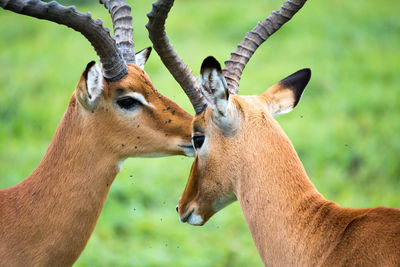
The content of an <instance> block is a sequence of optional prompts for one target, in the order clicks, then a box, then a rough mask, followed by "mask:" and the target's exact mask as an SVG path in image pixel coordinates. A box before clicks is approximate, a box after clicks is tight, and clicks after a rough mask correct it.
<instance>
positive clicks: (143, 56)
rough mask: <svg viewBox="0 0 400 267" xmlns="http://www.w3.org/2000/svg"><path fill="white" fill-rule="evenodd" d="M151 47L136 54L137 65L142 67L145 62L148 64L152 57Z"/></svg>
mask: <svg viewBox="0 0 400 267" xmlns="http://www.w3.org/2000/svg"><path fill="white" fill-rule="evenodd" d="M150 53H151V47H147V48H145V49H143V50H141V51H139V52H137V53H136V54H135V59H136V65H138V66H139V67H140V68H142V69H143V68H144V64H146V62H147V59H148V58H149V57H150Z"/></svg>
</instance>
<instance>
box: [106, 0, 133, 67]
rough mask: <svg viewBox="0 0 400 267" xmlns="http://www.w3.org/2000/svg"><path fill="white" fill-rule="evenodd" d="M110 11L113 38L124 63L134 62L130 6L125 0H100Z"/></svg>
mask: <svg viewBox="0 0 400 267" xmlns="http://www.w3.org/2000/svg"><path fill="white" fill-rule="evenodd" d="M100 3H101V4H103V5H104V6H105V7H106V8H107V9H108V12H110V15H111V19H112V23H113V28H114V39H115V41H116V42H117V47H118V49H119V50H120V51H121V53H122V56H123V57H124V59H125V62H126V63H136V59H135V42H134V40H133V27H132V15H131V7H130V6H129V5H128V4H127V3H126V1H125V0H100Z"/></svg>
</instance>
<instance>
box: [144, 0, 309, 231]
mask: <svg viewBox="0 0 400 267" xmlns="http://www.w3.org/2000/svg"><path fill="white" fill-rule="evenodd" d="M304 3H305V0H297V1H295V0H289V1H286V2H285V3H284V4H283V6H282V8H281V9H280V10H279V11H277V12H272V14H271V16H269V17H268V18H267V19H266V20H264V21H263V22H260V23H258V25H257V26H256V27H255V28H254V29H253V30H252V31H251V32H249V33H247V34H246V36H245V38H244V40H243V41H242V42H241V43H239V44H238V47H237V50H236V51H235V52H233V53H232V54H231V58H230V59H229V60H228V61H226V62H225V66H226V67H225V69H223V70H222V69H221V66H220V64H219V63H218V62H217V61H216V60H215V59H214V58H213V57H208V58H206V59H205V60H204V61H203V64H202V66H201V74H200V79H199V81H197V80H196V79H194V78H192V77H191V72H190V71H187V66H186V65H184V64H183V63H182V62H181V60H180V58H178V57H177V56H176V53H175V52H174V51H173V50H172V47H171V50H170V51H169V54H171V55H175V56H176V57H175V59H176V60H175V62H173V63H171V62H168V61H167V60H168V59H170V58H172V57H171V56H168V54H167V53H166V52H165V50H161V49H158V45H159V46H160V47H165V46H166V44H165V43H162V42H161V41H159V40H166V42H168V38H167V37H166V34H165V32H164V31H161V30H159V29H164V28H163V27H160V25H162V26H163V24H164V23H165V18H166V16H167V15H166V14H168V12H169V10H170V8H171V7H172V4H173V0H165V1H163V0H159V1H157V3H155V4H153V10H152V12H151V13H149V15H148V16H149V19H150V20H149V23H148V25H147V27H148V29H149V32H150V38H151V40H152V41H153V44H154V48H155V50H156V51H157V52H158V53H159V54H160V57H161V58H163V57H164V58H165V61H163V62H164V64H165V65H166V66H167V68H168V69H169V70H170V72H171V73H172V74H173V76H174V77H176V79H177V80H178V79H181V80H190V81H193V82H192V84H191V85H190V86H186V88H185V87H184V86H182V83H181V86H182V88H183V89H184V90H185V92H187V95H188V96H189V98H190V99H191V102H192V104H193V106H194V108H195V110H196V115H195V117H194V119H193V123H192V143H193V146H194V148H195V150H196V155H195V160H194V163H193V165H192V169H191V172H190V177H189V180H188V182H187V185H186V188H185V190H184V192H183V194H182V196H181V197H180V199H179V203H178V206H177V208H176V209H177V212H178V213H179V216H180V218H181V221H182V222H188V223H189V224H192V225H203V224H204V223H205V222H207V220H208V219H209V218H210V217H211V216H212V215H213V214H215V213H216V212H217V211H219V210H221V209H222V208H223V207H225V206H227V205H229V204H230V203H231V202H233V201H235V200H236V199H237V195H236V191H235V187H237V186H240V185H237V183H236V182H237V180H238V179H237V178H238V177H239V176H242V175H245V174H244V173H243V172H242V168H241V167H240V166H243V165H244V164H246V161H249V160H254V159H255V157H256V153H255V152H254V151H257V144H258V142H260V141H261V140H264V139H261V137H262V136H270V135H271V134H272V135H273V134H274V133H277V132H278V133H279V132H280V131H281V130H280V127H279V125H278V124H277V123H276V121H275V120H274V119H273V118H272V116H275V115H278V114H284V113H287V112H289V111H291V110H292V109H293V108H294V107H295V106H296V105H297V103H298V101H299V99H300V97H301V95H302V92H303V90H304V88H305V86H306V85H307V83H308V81H309V79H310V76H311V72H310V70H309V69H303V70H300V71H298V72H296V73H294V74H292V75H290V76H288V77H287V78H285V79H283V80H282V81H280V82H278V83H277V84H275V85H273V86H272V87H270V88H269V89H268V90H267V91H266V92H264V93H263V94H262V95H260V96H238V95H237V92H238V86H239V80H240V77H241V74H242V71H243V69H244V67H245V65H246V64H247V62H248V61H249V59H250V57H251V56H252V55H253V54H254V52H255V50H256V49H257V48H258V46H260V45H261V44H262V43H263V42H264V41H265V40H266V39H267V38H268V37H269V36H270V35H272V34H273V33H274V32H275V31H276V30H278V29H279V28H280V27H281V26H282V25H283V24H284V23H286V22H287V21H288V20H289V19H290V18H292V17H293V15H294V14H295V13H296V12H297V11H298V10H299V9H300V8H301V7H302V6H303V5H304ZM154 14H157V16H155V15H154ZM160 14H163V15H160ZM159 17H162V18H164V19H159ZM154 25H157V26H154ZM158 35H163V36H164V37H163V38H161V37H159V36H158ZM152 36H153V38H152ZM155 36H157V37H155ZM171 65H179V66H181V67H180V69H182V70H185V71H186V72H183V71H181V72H180V73H176V72H175V71H174V68H172V67H170V66H171ZM175 69H176V67H175ZM183 73H185V75H186V77H185V75H183ZM177 77H178V78H177ZM187 88H192V89H191V90H188V89H187ZM188 91H189V92H188ZM260 118H261V120H260ZM260 121H261V122H260ZM260 124H261V125H262V127H261V126H260ZM265 129H267V130H268V131H270V133H265ZM263 131H264V132H263ZM246 151H252V152H254V154H253V153H250V152H246Z"/></svg>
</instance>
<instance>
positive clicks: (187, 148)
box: [178, 144, 195, 157]
mask: <svg viewBox="0 0 400 267" xmlns="http://www.w3.org/2000/svg"><path fill="white" fill-rule="evenodd" d="M178 147H180V148H182V149H183V153H184V154H185V155H186V156H187V157H194V154H195V153H194V148H193V145H192V144H188V145H178Z"/></svg>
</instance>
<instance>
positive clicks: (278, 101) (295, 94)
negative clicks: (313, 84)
mask: <svg viewBox="0 0 400 267" xmlns="http://www.w3.org/2000/svg"><path fill="white" fill-rule="evenodd" d="M310 78H311V70H310V69H302V70H299V71H297V72H295V73H293V74H292V75H290V76H288V77H286V78H285V79H283V80H282V81H280V82H278V83H277V84H275V85H273V86H271V87H270V88H269V89H268V90H267V91H265V92H264V93H263V94H262V95H261V97H263V98H264V100H265V101H267V103H268V111H269V113H270V114H271V115H273V116H275V115H279V114H285V113H288V112H290V111H292V110H293V109H294V108H295V107H296V105H297V103H298V102H299V100H300V97H301V95H302V93H303V91H304V88H305V87H306V85H307V84H308V81H309V80H310Z"/></svg>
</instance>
